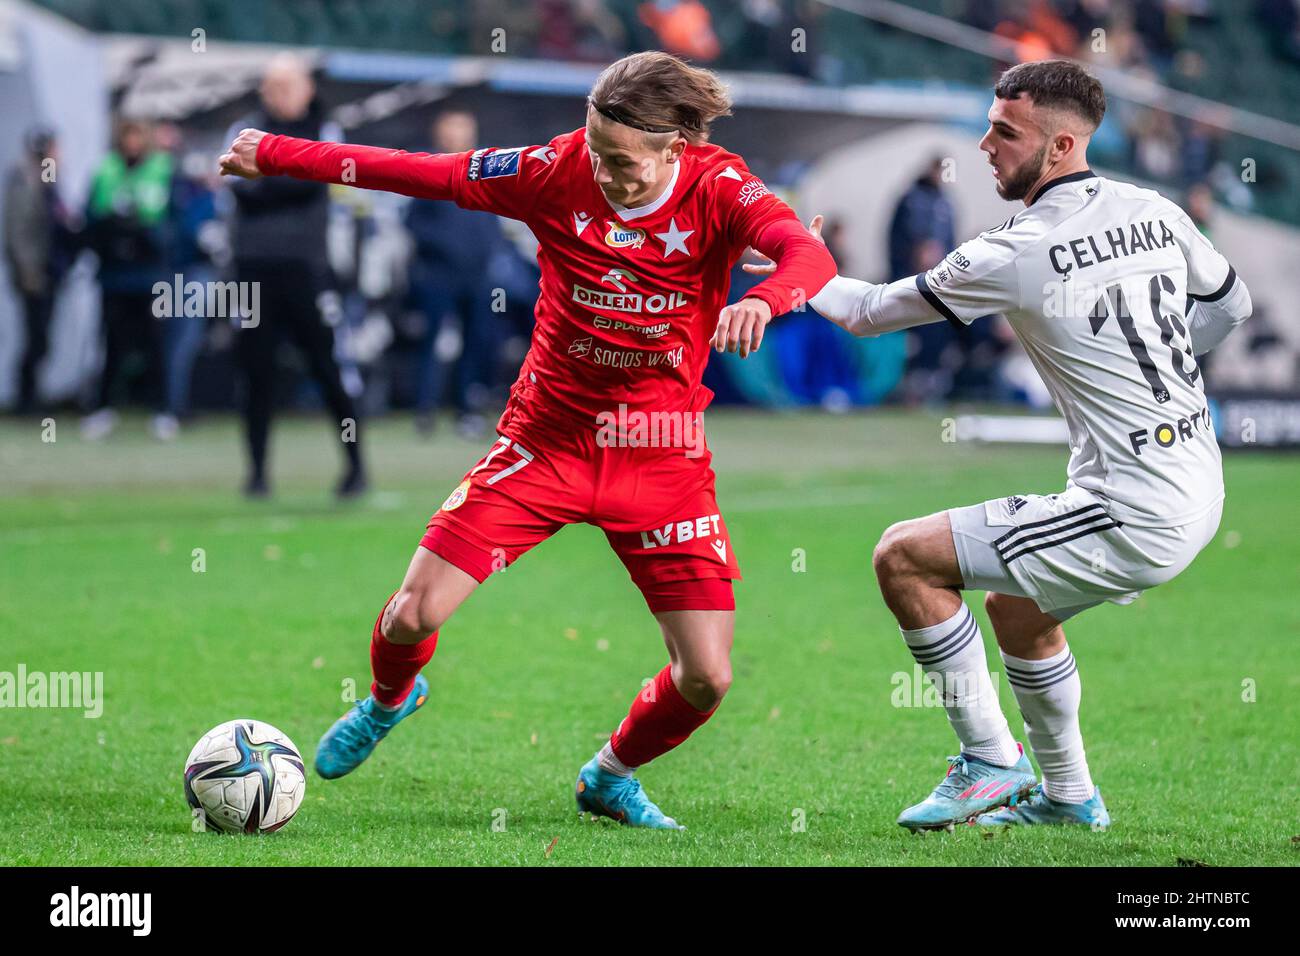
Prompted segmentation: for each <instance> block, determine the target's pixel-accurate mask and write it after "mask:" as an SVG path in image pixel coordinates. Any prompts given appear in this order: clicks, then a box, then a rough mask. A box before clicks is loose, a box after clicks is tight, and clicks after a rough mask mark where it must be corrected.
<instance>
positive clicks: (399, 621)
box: [384, 588, 446, 644]
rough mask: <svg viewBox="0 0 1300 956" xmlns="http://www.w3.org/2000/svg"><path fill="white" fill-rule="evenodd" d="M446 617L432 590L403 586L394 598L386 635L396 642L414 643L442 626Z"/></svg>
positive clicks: (385, 631)
mask: <svg viewBox="0 0 1300 956" xmlns="http://www.w3.org/2000/svg"><path fill="white" fill-rule="evenodd" d="M445 619H446V615H445V614H443V613H441V612H440V610H439V608H438V601H437V597H436V595H434V594H433V593H432V592H429V591H417V590H413V589H406V588H403V589H402V590H401V591H398V592H397V596H396V597H394V598H393V607H392V613H391V614H390V615H389V617H388V622H387V623H388V626H387V627H386V628H385V629H384V636H385V637H386V638H388V639H389V640H390V641H392V642H393V643H395V644H414V643H416V642H417V641H422V640H424V639H425V638H426V637H428V636H429V635H430V634H432V633H433V632H434V631H436V630H438V628H440V627H442V625H443V623H444V621H445Z"/></svg>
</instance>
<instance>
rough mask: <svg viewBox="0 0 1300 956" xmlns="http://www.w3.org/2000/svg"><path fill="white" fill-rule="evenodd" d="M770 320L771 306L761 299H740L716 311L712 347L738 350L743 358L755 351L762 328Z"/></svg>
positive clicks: (721, 349)
mask: <svg viewBox="0 0 1300 956" xmlns="http://www.w3.org/2000/svg"><path fill="white" fill-rule="evenodd" d="M771 321H772V307H771V306H770V305H768V304H767V303H766V302H764V301H763V300H762V299H741V300H740V301H739V302H737V303H736V304H735V305H729V306H727V307H726V308H725V309H723V310H722V311H721V312H719V313H718V328H717V331H715V332H714V333H713V347H714V348H715V349H717V350H718V351H719V352H723V351H726V352H735V351H736V350H737V349H739V350H740V357H741V358H744V357H745V356H747V355H749V353H750V352H757V351H758V346H759V345H760V344H761V343H762V341H763V330H764V329H765V328H767V323H769V322H771Z"/></svg>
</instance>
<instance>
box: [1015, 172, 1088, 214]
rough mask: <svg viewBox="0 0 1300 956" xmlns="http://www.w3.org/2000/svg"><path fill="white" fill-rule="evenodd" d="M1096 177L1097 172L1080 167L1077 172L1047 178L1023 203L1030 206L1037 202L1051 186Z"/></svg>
mask: <svg viewBox="0 0 1300 956" xmlns="http://www.w3.org/2000/svg"><path fill="white" fill-rule="evenodd" d="M1096 178H1097V174H1096V173H1094V172H1093V171H1092V170H1091V169H1081V170H1079V171H1078V172H1077V173H1069V174H1068V175H1065V176H1058V177H1057V178H1056V179H1049V180H1048V181H1047V182H1045V183H1043V185H1041V186H1039V187H1038V192H1036V193H1034V197H1033V198H1032V199H1030V200H1029V202H1027V203H1025V205H1026V206H1032V205H1033V204H1034V203H1036V202H1038V200H1039V199H1041V198H1042V197H1043V193H1045V192H1047V191H1048V190H1049V189H1051V188H1052V187H1053V186H1064V185H1065V184H1066V183H1077V182H1078V181H1079V180H1081V179H1096Z"/></svg>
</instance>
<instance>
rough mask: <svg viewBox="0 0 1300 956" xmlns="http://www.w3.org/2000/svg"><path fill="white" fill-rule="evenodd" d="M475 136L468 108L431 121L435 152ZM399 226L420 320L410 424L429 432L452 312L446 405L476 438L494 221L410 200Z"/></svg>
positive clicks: (496, 234) (492, 333) (487, 367)
mask: <svg viewBox="0 0 1300 956" xmlns="http://www.w3.org/2000/svg"><path fill="white" fill-rule="evenodd" d="M477 142H478V123H477V121H476V120H475V119H474V117H473V116H472V115H471V114H469V113H466V112H464V111H461V110H449V111H448V112H445V113H442V114H440V115H439V116H438V117H437V118H436V119H435V120H434V122H433V129H432V144H433V145H432V151H433V152H435V153H461V152H465V151H466V150H470V149H473V148H474V147H475V146H476V145H477ZM406 227H407V229H409V230H410V233H411V240H412V242H413V244H414V252H413V255H412V260H411V276H410V285H411V296H412V299H413V300H414V305H415V307H416V308H417V309H419V311H420V312H421V313H422V314H423V316H424V320H425V324H424V334H423V335H422V336H421V338H420V345H419V349H420V352H419V356H420V357H419V361H418V362H417V363H416V366H415V368H416V375H417V381H416V387H415V423H416V427H417V428H418V429H419V430H420V431H421V432H423V433H425V434H427V433H429V432H432V431H433V428H434V423H435V415H436V413H437V410H438V406H439V404H440V402H441V401H442V393H443V390H444V382H443V377H442V363H441V361H440V360H439V356H438V348H437V345H438V336H439V333H440V332H442V331H443V327H444V326H443V323H444V322H445V320H446V319H447V318H448V317H449V316H454V317H455V318H456V319H457V320H458V322H459V324H460V340H461V348H460V356H459V358H458V360H457V361H456V365H455V367H454V368H453V369H452V396H451V397H452V403H453V405H454V406H455V409H456V412H457V415H458V421H457V430H458V431H459V432H460V433H461V434H462V435H465V436H466V437H476V436H478V435H480V434H482V433H483V432H484V430H485V428H486V422H485V421H484V418H483V415H482V405H483V402H484V400H485V391H486V386H487V377H488V375H489V374H490V371H491V367H492V363H493V356H494V355H495V351H496V345H497V335H496V332H497V330H496V326H495V322H494V318H495V313H494V312H493V310H492V303H493V287H494V286H493V283H491V282H490V281H489V280H488V267H489V264H490V262H491V260H492V257H493V256H494V255H495V254H497V253H498V252H499V251H501V250H503V248H504V246H505V240H504V238H503V236H502V234H501V225H500V223H499V222H498V220H497V217H496V216H493V215H491V214H490V213H486V212H472V211H470V210H466V209H461V208H460V207H459V206H457V205H455V204H454V203H449V202H435V201H433V200H428V199H413V200H412V201H411V203H410V205H409V206H407V207H406Z"/></svg>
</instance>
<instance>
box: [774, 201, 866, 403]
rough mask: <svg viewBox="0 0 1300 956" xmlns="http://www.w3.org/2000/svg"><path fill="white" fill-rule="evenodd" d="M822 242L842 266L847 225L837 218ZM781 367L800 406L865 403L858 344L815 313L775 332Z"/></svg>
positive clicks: (786, 321)
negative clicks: (859, 367)
mask: <svg viewBox="0 0 1300 956" xmlns="http://www.w3.org/2000/svg"><path fill="white" fill-rule="evenodd" d="M822 241H823V242H825V243H826V248H827V249H828V250H830V253H831V256H832V257H834V258H835V259H836V261H837V262H843V261H844V251H845V249H844V242H845V238H844V224H843V223H842V222H841V221H840V220H838V219H831V220H828V221H827V222H826V225H825V226H824V227H823V228H822ZM772 338H773V341H774V343H775V345H776V350H775V353H774V354H775V356H776V364H777V368H779V369H780V371H781V379H782V381H783V382H784V384H785V387H786V389H787V390H788V391H789V393H790V395H791V397H793V398H794V399H795V400H796V401H798V402H799V403H800V404H804V405H820V406H821V407H822V408H824V409H825V410H826V411H829V412H845V411H848V409H849V408H850V407H851V406H852V405H855V404H857V403H859V402H860V401H861V400H862V399H861V395H860V394H859V388H858V369H857V365H856V363H855V361H854V350H853V339H852V338H850V337H848V336H846V335H845V334H844V332H843V331H842V330H841V329H839V328H837V327H836V326H834V325H832V324H831V323H830V322H827V321H826V320H825V319H823V318H822V317H821V316H820V315H818V314H817V313H816V312H815V311H813V310H811V309H807V310H805V309H798V310H796V311H794V312H792V313H790V314H789V315H787V316H785V317H783V318H782V319H781V321H780V322H778V323H777V324H776V325H775V327H774V328H773V330H772Z"/></svg>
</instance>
